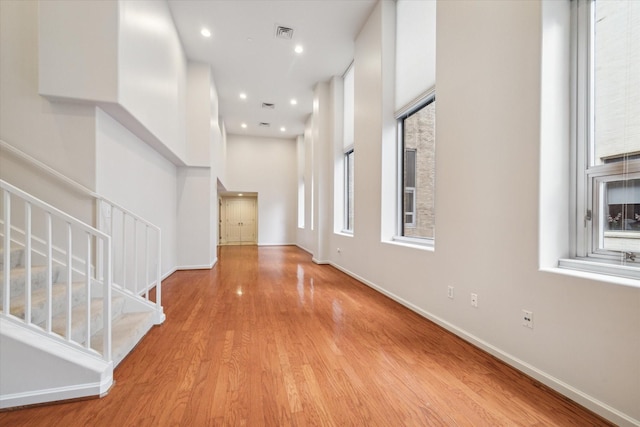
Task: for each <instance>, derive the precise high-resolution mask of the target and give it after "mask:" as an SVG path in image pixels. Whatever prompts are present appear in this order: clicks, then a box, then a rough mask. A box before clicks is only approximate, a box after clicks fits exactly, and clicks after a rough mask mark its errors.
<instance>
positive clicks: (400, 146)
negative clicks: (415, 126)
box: [393, 87, 436, 248]
mask: <svg viewBox="0 0 640 427" xmlns="http://www.w3.org/2000/svg"><path fill="white" fill-rule="evenodd" d="M435 101H436V93H435V87H433V88H431V89H429V90H427V91H426V92H424V93H423V94H422V95H420V96H419V97H418V98H416V99H415V100H414V101H413V102H411V103H410V104H408V105H407V106H405V107H404V108H402V109H401V110H399V111H398V112H396V123H397V125H396V128H397V146H396V149H397V179H396V182H397V187H396V188H397V191H396V195H397V200H396V218H397V220H396V227H397V230H396V235H395V236H393V240H394V241H398V242H405V243H410V244H413V245H417V246H425V247H428V248H433V247H434V246H435V237H412V236H405V235H404V234H405V228H406V224H405V217H404V214H405V212H404V193H405V189H406V187H405V183H404V161H405V160H404V159H405V155H404V152H405V145H404V121H405V119H407V118H408V117H410V116H412V115H413V114H415V113H417V112H418V111H420V110H421V109H423V108H426V107H427V106H428V105H430V104H431V103H433V102H435ZM416 171H417V157H416ZM433 191H434V192H435V186H434V188H433ZM413 197H414V202H413V203H414V204H413V206H414V212H413V213H414V215H413V223H414V224H416V200H415V199H416V188H415V187H413ZM434 199H435V197H434Z"/></svg>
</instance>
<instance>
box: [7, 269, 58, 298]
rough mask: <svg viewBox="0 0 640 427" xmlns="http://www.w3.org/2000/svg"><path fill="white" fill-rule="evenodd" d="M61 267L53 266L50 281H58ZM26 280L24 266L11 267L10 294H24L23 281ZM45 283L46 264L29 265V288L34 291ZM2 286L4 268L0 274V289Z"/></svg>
mask: <svg viewBox="0 0 640 427" xmlns="http://www.w3.org/2000/svg"><path fill="white" fill-rule="evenodd" d="M60 270H61V268H60V267H58V266H54V267H53V272H52V275H51V279H52V283H56V282H57V281H58V277H59V276H60ZM26 280H27V269H26V268H25V267H15V268H12V269H11V276H10V279H9V281H10V283H11V286H10V292H11V295H21V294H24V290H25V283H26ZM46 283H47V266H46V265H38V266H33V267H31V290H32V291H34V290H36V289H40V288H43V287H45V286H46ZM3 286H4V270H2V273H1V274H0V289H2V287H3Z"/></svg>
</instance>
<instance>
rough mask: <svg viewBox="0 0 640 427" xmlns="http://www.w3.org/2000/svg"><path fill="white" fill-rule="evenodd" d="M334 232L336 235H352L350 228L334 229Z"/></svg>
mask: <svg viewBox="0 0 640 427" xmlns="http://www.w3.org/2000/svg"><path fill="white" fill-rule="evenodd" d="M335 234H336V235H338V236H345V237H353V231H350V230H341V231H336V232H335Z"/></svg>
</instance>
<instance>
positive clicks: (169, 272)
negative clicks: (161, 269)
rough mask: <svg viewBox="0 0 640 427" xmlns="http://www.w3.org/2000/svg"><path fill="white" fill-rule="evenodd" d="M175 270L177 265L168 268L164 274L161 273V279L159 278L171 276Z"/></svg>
mask: <svg viewBox="0 0 640 427" xmlns="http://www.w3.org/2000/svg"><path fill="white" fill-rule="evenodd" d="M176 271H178V267H173V268H172V269H171V270H169V271H168V272H166V273H165V274H163V275H162V279H160V280H164V279H166V278H167V277H169V276H171V275H172V274H173V273H175V272H176Z"/></svg>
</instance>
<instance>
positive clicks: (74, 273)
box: [0, 180, 112, 362]
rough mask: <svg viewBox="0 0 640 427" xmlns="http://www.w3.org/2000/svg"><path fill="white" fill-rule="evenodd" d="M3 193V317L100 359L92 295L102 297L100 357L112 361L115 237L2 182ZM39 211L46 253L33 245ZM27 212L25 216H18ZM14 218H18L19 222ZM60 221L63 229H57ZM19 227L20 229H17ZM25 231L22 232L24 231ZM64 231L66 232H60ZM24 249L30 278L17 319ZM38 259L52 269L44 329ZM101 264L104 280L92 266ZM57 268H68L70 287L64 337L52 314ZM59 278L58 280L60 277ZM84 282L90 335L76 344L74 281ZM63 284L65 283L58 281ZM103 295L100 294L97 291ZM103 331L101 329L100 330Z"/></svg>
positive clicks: (66, 277) (48, 273) (47, 283)
mask: <svg viewBox="0 0 640 427" xmlns="http://www.w3.org/2000/svg"><path fill="white" fill-rule="evenodd" d="M0 191H1V193H2V197H1V198H0V200H1V202H2V237H3V239H2V240H3V243H2V247H3V262H4V265H3V286H2V291H1V292H2V313H1V314H0V315H1V316H2V317H4V318H5V319H7V320H9V321H12V322H17V323H22V324H24V325H26V326H27V327H29V328H30V329H32V330H34V331H36V332H38V333H42V334H46V335H48V336H50V337H52V338H54V339H57V340H59V341H61V342H64V343H66V344H70V345H73V346H75V347H77V348H80V349H82V350H84V351H85V352H88V353H91V354H96V353H97V352H96V351H95V350H93V349H92V348H91V336H92V335H93V333H94V332H95V331H92V328H91V321H90V319H91V299H92V296H94V295H95V294H97V293H99V294H100V296H101V297H102V301H103V304H102V310H103V313H104V315H103V316H102V318H103V324H102V329H104V333H103V343H102V348H103V350H102V353H98V354H99V355H100V356H101V357H102V358H103V359H104V360H105V361H107V362H110V361H111V316H110V315H109V313H111V287H112V278H111V238H110V237H109V236H108V235H106V234H105V233H102V232H101V231H99V230H97V229H95V228H93V227H91V226H89V225H87V224H85V223H83V222H81V221H79V220H77V219H76V218H74V217H72V216H70V215H68V214H66V213H64V212H62V211H60V210H59V209H57V208H55V207H53V206H51V205H49V204H47V203H45V202H43V201H41V200H39V199H37V198H35V197H33V196H31V195H30V194H28V193H26V192H24V191H22V190H20V189H18V188H16V187H14V186H13V185H11V184H9V183H7V182H5V181H3V180H0ZM34 211H37V213H38V214H39V215H38V218H39V219H40V221H39V222H38V224H37V226H38V227H39V228H40V229H41V231H42V232H43V234H44V235H45V237H44V239H43V240H44V243H45V245H44V250H38V249H34V247H33V245H32V243H33V242H34V241H35V240H36V237H35V236H34V234H33V230H32V229H33V225H34V224H33V222H34V216H35V212H34ZM17 213H23V214H24V216H21V215H14V214H17ZM14 216H16V218H15V221H14ZM54 221H55V222H56V223H57V224H58V225H60V224H63V226H62V227H57V228H56V227H54ZM14 222H15V224H14ZM21 227H22V228H21ZM54 228H56V229H57V230H58V233H57V237H60V239H59V240H61V241H63V244H64V245H65V246H66V247H65V248H63V249H60V248H59V247H57V251H58V252H63V253H64V255H65V256H64V257H63V259H62V260H60V259H58V258H56V256H55V255H54V254H55V253H56V252H55V251H54V247H55V246H57V245H58V244H61V242H59V241H57V242H55V243H54ZM61 229H62V230H63V231H64V232H60V230H61ZM78 241H79V242H84V244H80V245H74V242H78ZM16 245H17V246H18V247H21V248H22V249H24V274H25V279H24V282H23V284H22V289H20V287H21V285H20V283H19V281H16V285H15V286H14V287H15V288H16V289H14V290H15V291H16V295H19V293H20V292H19V291H22V292H23V293H24V304H25V305H24V314H23V315H21V316H16V315H14V314H12V313H11V294H12V283H11V255H12V249H14V248H15V246H16ZM98 252H99V253H101V254H102V255H101V256H100V257H96V256H95V254H96V253H98ZM34 253H35V254H36V255H38V256H40V257H42V258H43V259H44V264H45V266H46V272H45V278H44V282H45V283H44V294H45V304H44V306H45V319H44V321H43V322H40V323H39V324H38V325H36V324H34V323H33V322H32V312H31V309H32V295H33V289H32V267H33V265H32V255H33V254H34ZM74 259H79V262H80V263H81V264H82V265H83V266H84V268H83V269H82V270H79V269H78V268H76V267H74ZM94 262H95V264H98V265H103V271H104V274H103V275H102V276H101V277H98V276H97V275H96V274H95V269H93V268H92V266H93V265H94ZM56 269H58V270H59V269H64V270H65V274H63V277H64V283H65V284H66V294H67V298H66V304H65V307H64V315H65V316H66V317H65V318H66V323H65V327H64V332H61V331H57V332H56V331H54V329H53V316H54V313H53V310H52V301H53V295H52V289H53V284H54V271H56ZM56 276H57V275H56ZM77 280H81V281H82V282H83V284H84V292H85V301H84V305H85V307H84V308H85V310H86V318H85V319H84V321H85V322H86V331H85V332H84V336H83V337H81V338H79V339H76V338H74V337H73V336H72V333H71V323H72V321H73V308H74V307H73V304H72V288H73V283H74V281H77ZM58 282H60V280H58ZM96 291H97V292H96ZM96 328H98V327H96Z"/></svg>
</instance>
